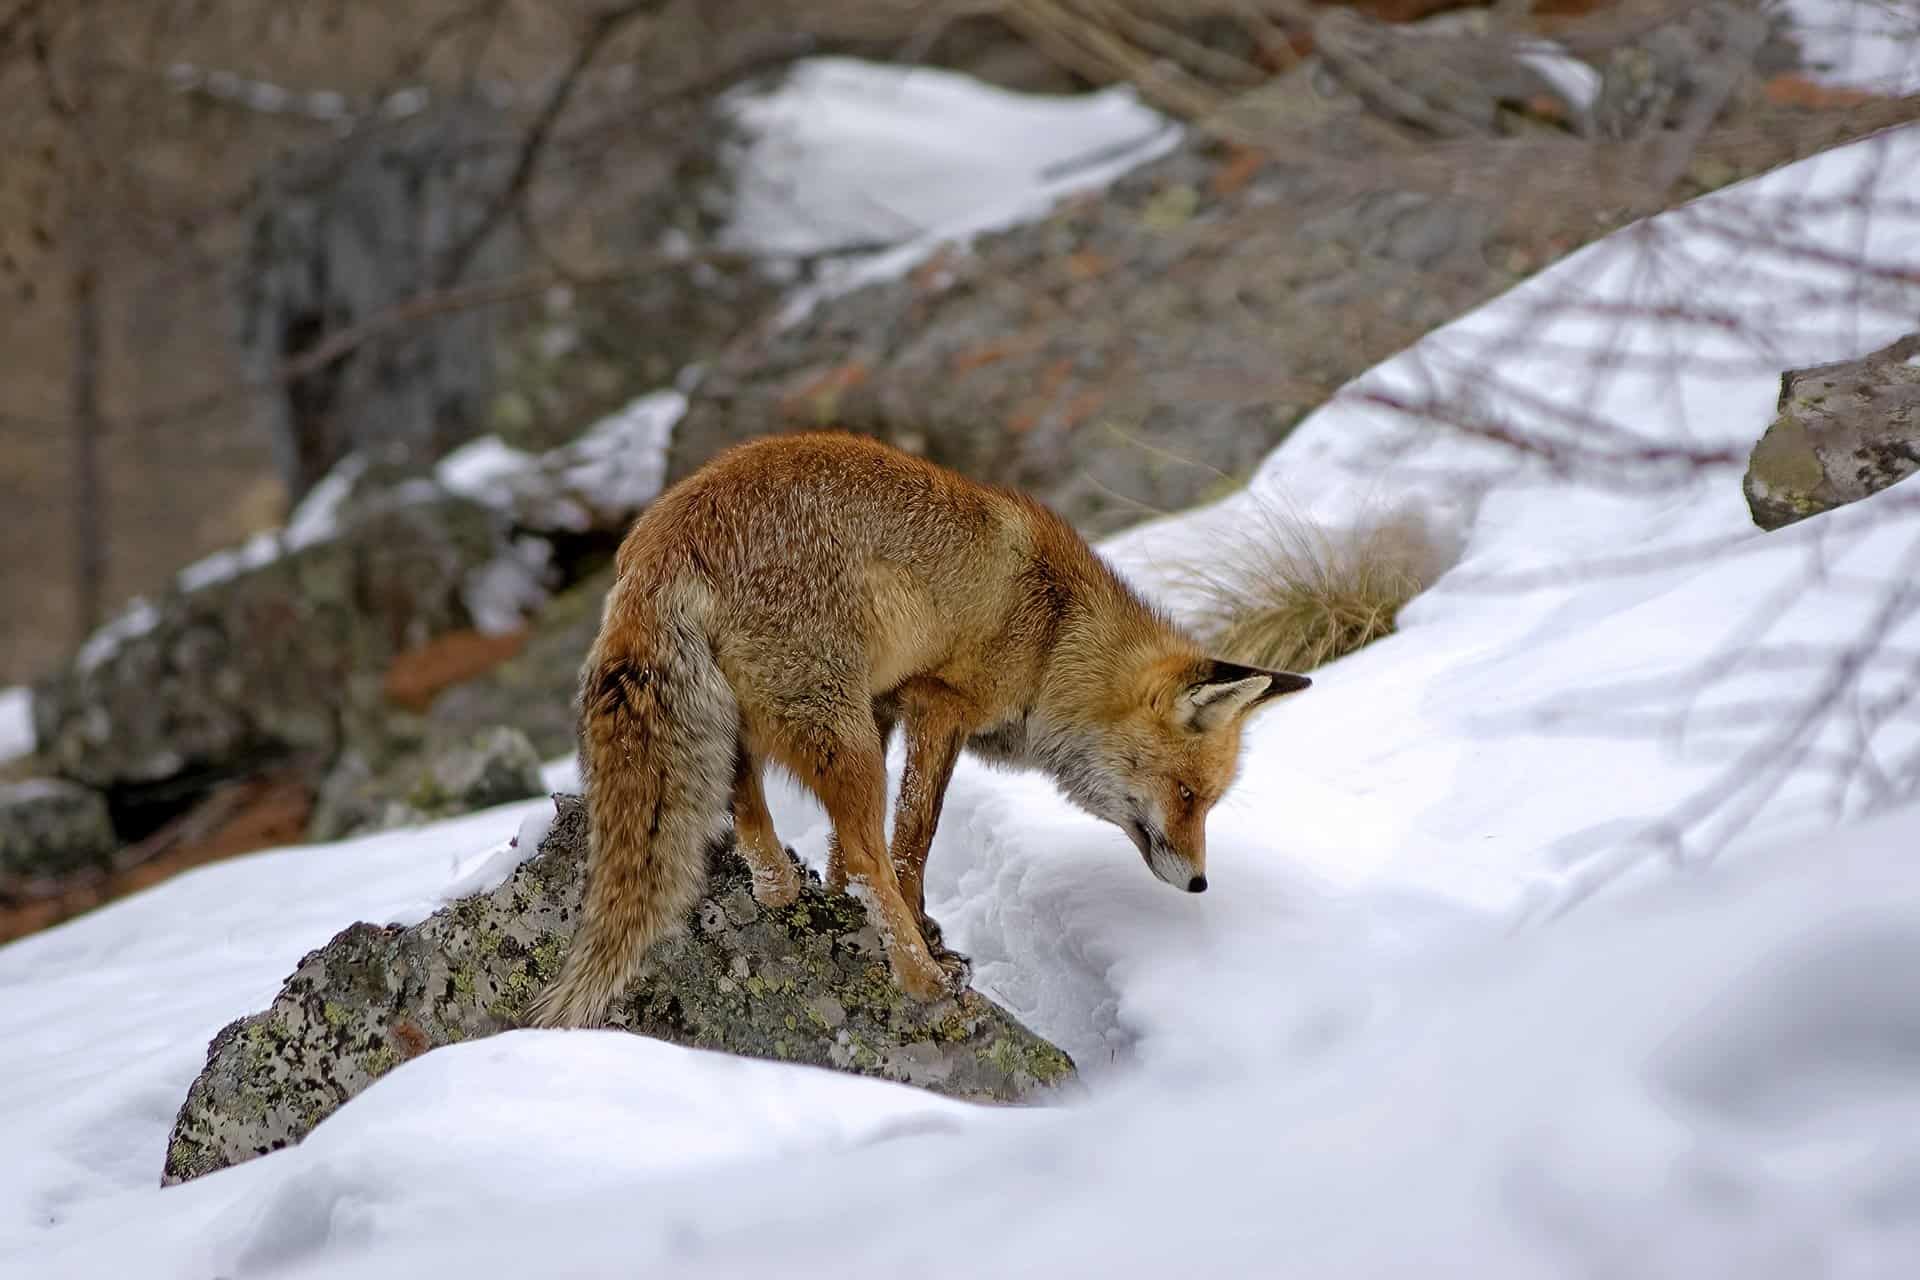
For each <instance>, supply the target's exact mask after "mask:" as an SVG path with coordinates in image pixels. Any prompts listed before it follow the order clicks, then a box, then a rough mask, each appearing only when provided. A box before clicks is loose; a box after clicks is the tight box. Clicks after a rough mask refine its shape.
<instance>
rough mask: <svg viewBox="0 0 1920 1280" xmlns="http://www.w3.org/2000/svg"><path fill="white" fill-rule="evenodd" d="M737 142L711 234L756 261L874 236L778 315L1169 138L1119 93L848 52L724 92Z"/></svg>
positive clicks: (1008, 221) (959, 238) (871, 278)
mask: <svg viewBox="0 0 1920 1280" xmlns="http://www.w3.org/2000/svg"><path fill="white" fill-rule="evenodd" d="M731 105H732V109H733V112H734V117H735V119H736V120H737V121H738V122H739V123H740V125H742V126H743V128H744V130H745V131H746V133H747V134H748V136H749V142H748V143H747V145H746V147H745V150H744V154H743V155H742V156H740V157H739V158H738V160H737V161H736V165H735V181H734V205H733V211H732V216H731V221H730V223H729V225H728V227H727V228H726V231H725V232H724V235H723V239H724V240H725V241H726V242H727V243H730V244H734V245H738V246H740V247H741V248H743V249H751V250H755V251H759V252H763V253H767V254H791V255H804V254H817V253H829V252H835V251H839V250H845V249H849V248H853V247H863V246H873V245H885V246H888V247H887V248H886V249H884V250H882V251H878V252H868V253H860V254H855V255H853V256H851V257H849V258H847V259H845V260H842V261H838V262H833V263H829V264H826V265H825V266H823V267H822V268H821V270H820V272H819V274H818V276H817V277H816V278H815V280H814V282H813V283H812V284H811V285H810V286H808V287H805V288H802V289H798V290H796V291H795V293H794V296H793V297H792V299H791V300H790V302H789V305H788V307H787V309H786V312H785V318H786V319H787V320H788V321H789V322H791V321H793V320H796V319H798V318H799V317H800V316H802V315H804V314H805V312H806V311H807V310H808V309H809V308H811V307H812V306H814V305H815V304H816V303H818V302H819V301H820V300H821V299H823V298H827V297H832V296H835V295H837V294H840V293H845V292H847V291H848V290H850V289H854V288H857V287H859V286H860V285H863V284H870V283H873V282H875V281H879V280H888V279H892V278H895V277H897V276H900V275H902V274H904V273H905V272H907V271H908V270H910V269H911V268H912V267H914V266H915V265H916V264H918V263H919V262H921V261H924V260H925V259H926V258H927V257H929V256H930V255H931V254H932V253H933V252H934V250H935V249H937V248H939V247H940V246H941V245H943V244H948V243H953V242H965V241H967V240H969V239H970V238H971V237H973V236H976V235H979V234H981V233H983V232H987V231H993V230H997V229H1000V228H1003V227H1008V226H1012V225H1014V224H1016V223H1019V222H1023V221H1028V220H1031V219H1033V218H1036V217H1039V216H1040V215H1042V214H1044V213H1045V212H1046V211H1047V209H1048V208H1050V207H1051V206H1052V205H1053V204H1054V203H1055V202H1057V201H1058V200H1060V199H1061V198H1062V197H1063V196H1067V195H1070V194H1072V193H1074V192H1076V191H1085V190H1093V189H1098V188H1100V187H1104V186H1106V185H1107V184H1108V183H1110V182H1112V181H1113V179H1114V178H1116V177H1118V176H1119V175H1120V174H1122V173H1124V172H1126V171H1127V170H1128V169H1131V168H1133V167H1134V166H1136V165H1139V164H1143V163H1145V162H1146V161H1148V160H1151V159H1153V158H1154V157H1156V156H1159V155H1162V154H1164V153H1165V152H1167V151H1168V150H1170V149H1171V148H1172V147H1173V146H1174V145H1175V144H1176V143H1178V142H1179V140H1180V137H1181V131H1180V129H1179V127H1178V126H1177V125H1175V124H1173V123H1172V122H1171V121H1169V120H1167V119H1166V118H1165V117H1163V116H1161V115H1160V114H1159V113H1158V112H1156V111H1154V110H1153V109H1152V108H1150V107H1148V106H1146V105H1145V104H1143V103H1142V102H1140V100H1139V99H1138V97H1137V96H1135V94H1134V93H1133V91H1132V90H1131V89H1128V88H1125V87H1116V88H1112V89H1107V90H1103V91H1101V92H1099V93H1093V94H1082V95H1076V96H1073V97H1052V96H1045V95H1039V94H1021V93H1014V92H1011V91H1008V90H1004V89H996V88H993V87H991V86H988V85H984V84H981V83H980V82H978V81H976V80H973V79H971V78H970V77H967V76H963V75H960V74H957V73H954V72H948V71H939V70H934V69H932V68H925V67H919V68H911V69H902V68H900V67H890V66H880V65H876V64H872V63H866V62H859V61H856V60H853V59H849V58H813V59H808V60H806V61H803V62H800V63H798V64H796V65H795V66H794V68H793V69H792V71H791V72H790V73H789V74H788V75H787V76H786V77H785V78H784V79H783V80H782V81H781V82H780V84H779V86H778V87H777V88H775V89H773V90H772V91H770V92H751V93H744V92H743V93H740V94H738V95H736V96H735V97H734V98H733V99H732V104H731Z"/></svg>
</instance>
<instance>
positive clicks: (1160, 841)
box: [1127, 818, 1207, 893]
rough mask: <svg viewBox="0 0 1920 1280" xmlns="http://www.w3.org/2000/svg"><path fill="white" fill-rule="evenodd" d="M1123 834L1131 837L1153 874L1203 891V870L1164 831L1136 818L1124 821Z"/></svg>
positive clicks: (1188, 889) (1175, 884)
mask: <svg viewBox="0 0 1920 1280" xmlns="http://www.w3.org/2000/svg"><path fill="white" fill-rule="evenodd" d="M1127 834H1128V835H1129V836H1131V837H1132V838H1133V846H1134V848H1136V849H1138V850H1139V851H1140V857H1141V858H1142V859H1144V860H1145V862H1146V864H1147V870H1149V871H1151V872H1153V874H1154V876H1155V878H1157V879H1160V880H1164V881H1166V882H1167V883H1168V884H1170V885H1172V886H1173V887H1174V888H1176V889H1184V890H1185V891H1186V892H1188V893H1205V892H1206V891H1207V875H1206V872H1204V871H1202V870H1201V869H1200V868H1199V867H1197V866H1195V865H1194V863H1193V860H1192V859H1191V858H1188V857H1187V856H1186V855H1185V854H1183V853H1181V852H1180V851H1179V850H1177V849H1175V848H1174V847H1173V845H1172V843H1171V842H1170V841H1169V840H1168V839H1167V837H1166V835H1165V834H1164V833H1162V832H1159V831H1155V830H1154V829H1153V828H1152V827H1150V826H1148V825H1147V824H1146V823H1144V822H1142V821H1140V820H1139V819H1137V818H1136V819H1134V820H1133V821H1132V822H1130V823H1128V824H1127Z"/></svg>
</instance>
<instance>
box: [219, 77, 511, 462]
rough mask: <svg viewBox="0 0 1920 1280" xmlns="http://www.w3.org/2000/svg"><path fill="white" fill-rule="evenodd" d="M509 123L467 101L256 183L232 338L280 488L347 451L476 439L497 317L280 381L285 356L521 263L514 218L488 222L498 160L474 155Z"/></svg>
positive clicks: (469, 318)
mask: <svg viewBox="0 0 1920 1280" xmlns="http://www.w3.org/2000/svg"><path fill="white" fill-rule="evenodd" d="M506 127H508V123H507V121H506V119H505V117H504V116H503V113H501V112H500V111H498V110H497V109H494V108H492V107H490V106H489V105H488V104H487V103H485V102H484V101H481V100H479V99H478V98H469V99H465V100H455V101H450V102H447V103H444V104H438V105H433V106H430V107H429V108H428V109H426V110H424V111H422V112H420V113H419V114H417V115H414V116H412V117H410V118H407V119H404V120H397V121H389V122H386V123H385V124H384V126H383V127H382V128H381V129H380V130H379V131H378V135H377V136H374V137H370V138H369V139H368V140H367V143H366V145H364V146H359V147H352V148H347V149H346V150H345V151H344V152H343V151H342V149H341V148H340V147H339V146H338V144H337V143H336V142H335V141H333V140H331V139H329V140H327V141H326V142H323V143H320V144H318V145H316V146H315V147H314V148H312V149H311V150H310V151H307V152H305V153H301V154H298V155H296V156H295V157H293V158H292V159H291V160H290V161H288V162H287V163H285V164H283V165H281V166H280V167H279V168H278V169H277V170H276V171H275V172H273V173H271V174H270V175H269V176H268V178H267V180H266V181H267V184H268V186H269V195H268V196H267V198H265V199H262V200H261V201H260V203H259V206H258V207H259V209H260V213H259V216H258V217H257V219H256V220H255V224H254V226H253V229H252V233H253V234H252V238H253V243H252V246H251V251H250V255H249V256H250V258H251V261H252V269H251V270H248V271H245V272H242V273H240V280H241V286H242V296H241V298H240V302H241V310H242V315H243V324H242V339H243V348H244V351H245V354H246V358H247V362H248V365H249V367H250V369H251V370H252V371H253V372H254V374H255V375H256V376H257V377H259V378H260V380H261V383H262V385H263V386H268V387H276V388H277V390H275V391H274V392H273V393H272V394H269V395H266V396H264V397H263V403H264V405H265V408H266V425H267V428H268V430H269V432H270V433H271V436H272V439H273V444H274V453H275V458H276V461H277V462H278V464H279V469H280V473H281V477H282V479H283V480H285V482H286V485H287V488H288V490H289V492H291V493H293V494H294V495H295V496H299V495H301V494H304V493H306V492H307V490H308V489H309V488H311V487H312V486H313V485H315V484H316V483H318V482H319V480H320V478H321V477H322V476H324V475H326V474H327V473H328V472H329V471H331V470H332V469H333V467H334V465H335V464H336V463H338V462H340V461H341V460H342V459H343V458H345V457H346V456H347V455H348V454H349V453H351V452H353V451H354V450H356V449H360V448H364V447H369V446H373V447H381V448H392V449H395V450H396V451H398V452H400V453H402V454H404V455H406V456H408V457H410V458H412V459H415V460H417V461H420V462H430V461H432V460H433V459H434V458H435V457H438V456H439V455H440V454H442V453H444V452H446V451H447V450H448V449H449V448H451V447H453V446H454V445H456V444H458V443H460V442H461V441H462V440H465V439H468V438H469V437H471V436H473V435H477V434H479V432H480V431H482V430H484V429H485V423H486V420H487V418H486V415H487V410H488V405H489V402H490V400H491V398H492V395H493V389H494V385H493V369H492V360H493V351H494V348H495V346H496V345H497V343H498V341H499V334H500V330H501V327H502V326H501V320H500V312H499V311H498V309H497V308H489V307H476V308H471V309H468V310H465V311H459V312H455V313H454V314H451V315H449V316H446V317H444V318H442V319H440V320H439V321H438V322H437V323H434V324H430V325H415V326H411V327H408V328H406V329H405V330H404V331H403V332H401V333H400V334H398V335H381V336H380V337H379V338H378V339H376V340H374V341H369V342H366V343H363V344H362V345H360V346H359V347H358V348H356V349H354V350H352V351H349V352H347V353H345V354H344V355H343V356H342V357H341V358H340V359H338V360H335V361H331V362H329V363H328V364H327V365H326V366H325V367H324V368H323V369H321V370H318V371H316V372H313V373H310V374H307V375H305V376H303V377H299V378H294V379H292V380H286V379H280V378H276V377H275V376H274V375H275V372H276V371H277V370H278V369H279V368H280V366H281V365H282V364H283V363H284V362H285V361H287V360H290V359H293V358H296V357H298V356H299V355H300V354H301V353H302V352H303V351H306V350H309V349H311V348H312V347H313V346H314V345H316V344H317V343H319V342H321V341H324V340H325V339H327V338H328V337H330V336H332V335H334V334H337V333H339V332H341V331H343V330H347V329H350V328H352V327H353V326H354V325H356V324H360V323H364V322H366V321H367V319H368V317H370V316H375V315H378V314H380V313H382V312H383V311H386V310H388V309H390V308H392V307H394V306H396V305H397V304H399V303H400V302H402V301H404V300H407V299H410V298H413V297H415V296H416V295H418V294H421V293H424V292H428V291H430V290H432V289H436V288H446V287H447V286H449V285H451V284H455V283H461V282H464V281H468V280H473V279H498V278H500V277H502V276H504V275H510V274H512V273H513V272H514V271H517V270H519V269H520V268H521V266H522V264H523V262H524V260H525V256H526V247H525V241H524V239H523V238H522V236H521V235H520V229H519V226H518V224H517V223H515V222H514V220H513V219H510V218H508V219H500V220H499V222H500V225H498V226H492V225H491V224H490V223H488V222H487V219H488V218H489V217H490V213H489V211H490V209H491V207H492V202H491V201H489V200H484V199H480V198H477V193H478V192H480V191H485V190H491V189H498V188H499V187H501V186H502V185H504V184H505V182H506V181H507V174H508V172H509V170H510V168H511V163H512V162H511V159H510V158H509V157H508V156H507V155H506V154H504V153H501V152H498V151H494V150H491V149H488V148H486V147H484V146H482V145H479V143H480V140H481V139H484V138H486V137H489V136H492V135H494V134H497V133H498V131H500V130H501V129H503V128H506Z"/></svg>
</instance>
